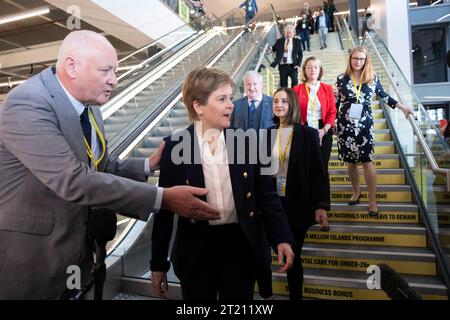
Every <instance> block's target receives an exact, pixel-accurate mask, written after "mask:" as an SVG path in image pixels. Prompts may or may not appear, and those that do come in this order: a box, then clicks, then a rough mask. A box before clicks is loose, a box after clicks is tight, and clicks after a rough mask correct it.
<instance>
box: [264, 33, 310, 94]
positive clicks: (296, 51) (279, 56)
mask: <svg viewBox="0 0 450 320" xmlns="http://www.w3.org/2000/svg"><path fill="white" fill-rule="evenodd" d="M294 32H295V29H294V26H292V25H287V26H286V28H285V29H284V37H283V38H280V39H278V40H277V42H275V44H274V45H273V47H272V51H273V52H275V54H276V55H275V60H274V61H273V62H272V64H271V65H270V66H271V67H272V68H275V67H276V66H277V65H278V71H279V73H280V87H282V88H283V87H287V86H288V77H290V78H291V87H294V86H296V85H297V84H298V71H299V70H300V66H301V64H302V59H303V50H302V45H301V42H300V39H298V38H294Z"/></svg>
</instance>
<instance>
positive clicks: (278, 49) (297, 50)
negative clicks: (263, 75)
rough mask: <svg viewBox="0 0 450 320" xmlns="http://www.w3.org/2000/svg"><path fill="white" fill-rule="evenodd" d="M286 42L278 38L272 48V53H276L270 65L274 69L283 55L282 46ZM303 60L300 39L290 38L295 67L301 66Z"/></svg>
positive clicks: (284, 39)
mask: <svg viewBox="0 0 450 320" xmlns="http://www.w3.org/2000/svg"><path fill="white" fill-rule="evenodd" d="M285 42H286V38H284V37H283V38H280V39H278V40H277V42H275V44H274V45H273V47H272V51H273V52H275V53H276V56H275V60H274V61H273V62H272V64H271V65H270V66H271V67H272V68H275V67H276V66H277V65H279V64H280V62H281V61H282V59H283V53H284V44H285ZM302 59H303V50H302V45H301V42H300V39H298V38H292V61H293V64H295V65H296V66H299V67H300V66H301V64H302Z"/></svg>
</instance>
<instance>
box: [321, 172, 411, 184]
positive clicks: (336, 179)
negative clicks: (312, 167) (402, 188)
mask: <svg viewBox="0 0 450 320" xmlns="http://www.w3.org/2000/svg"><path fill="white" fill-rule="evenodd" d="M376 171H377V184H378V185H384V184H405V170H404V169H377V170H376ZM328 173H329V175H330V184H333V185H334V184H350V178H349V177H348V173H347V170H346V169H333V170H328ZM359 183H360V184H364V183H365V178H364V171H363V170H362V169H361V170H359Z"/></svg>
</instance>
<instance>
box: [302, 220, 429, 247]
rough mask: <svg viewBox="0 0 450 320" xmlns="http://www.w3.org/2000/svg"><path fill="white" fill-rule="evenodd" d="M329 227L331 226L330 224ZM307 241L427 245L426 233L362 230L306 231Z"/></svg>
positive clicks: (401, 245)
mask: <svg viewBox="0 0 450 320" xmlns="http://www.w3.org/2000/svg"><path fill="white" fill-rule="evenodd" d="M331 229H333V226H332V225H331ZM305 242H307V243H336V244H357V245H374V246H400V247H421V248H425V247H426V245H427V239H426V235H425V234H422V235H419V234H392V233H364V232H333V231H329V232H322V231H308V232H307V234H306V237H305Z"/></svg>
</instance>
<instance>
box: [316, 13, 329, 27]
mask: <svg viewBox="0 0 450 320" xmlns="http://www.w3.org/2000/svg"><path fill="white" fill-rule="evenodd" d="M319 17H320V16H317V17H316V25H315V27H316V30H319ZM324 17H325V23H326V25H327V29H330V28H331V21H330V17H329V16H328V15H327V14H325V15H324Z"/></svg>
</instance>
